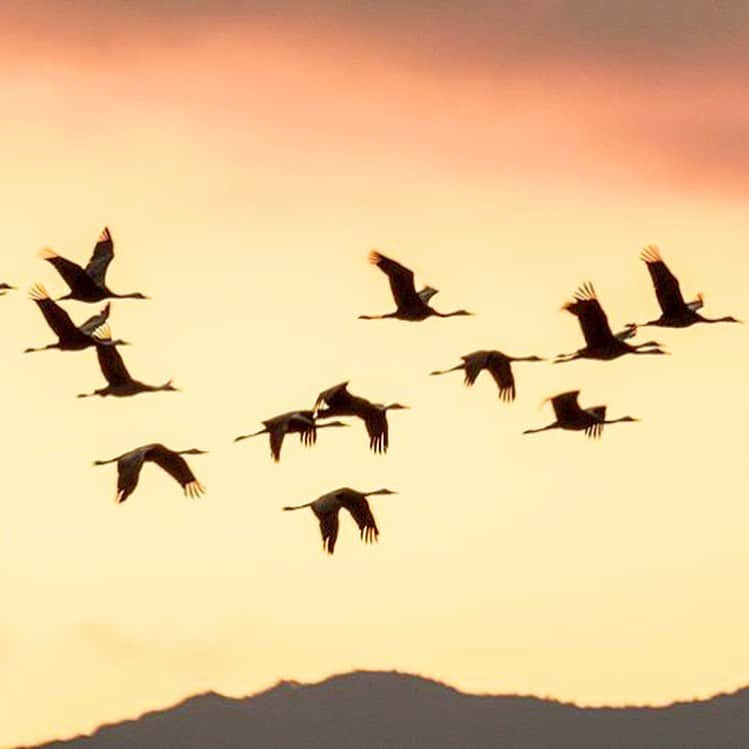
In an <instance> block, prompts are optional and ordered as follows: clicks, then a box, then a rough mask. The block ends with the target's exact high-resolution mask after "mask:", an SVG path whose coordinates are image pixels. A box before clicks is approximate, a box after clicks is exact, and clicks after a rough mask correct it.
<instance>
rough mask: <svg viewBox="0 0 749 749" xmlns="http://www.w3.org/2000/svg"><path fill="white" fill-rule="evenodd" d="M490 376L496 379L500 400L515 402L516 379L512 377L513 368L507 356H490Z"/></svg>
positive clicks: (496, 353) (497, 353) (496, 354)
mask: <svg viewBox="0 0 749 749" xmlns="http://www.w3.org/2000/svg"><path fill="white" fill-rule="evenodd" d="M486 368H487V369H488V370H489V374H491V376H492V377H493V378H494V382H496V383H497V387H498V388H499V399H500V400H503V401H506V402H508V403H509V402H510V401H514V400H515V378H514V377H513V375H512V367H511V365H510V361H509V359H508V358H507V357H506V356H503V355H502V354H500V353H499V352H494V353H493V354H491V355H490V356H489V362H488V364H487V367H486Z"/></svg>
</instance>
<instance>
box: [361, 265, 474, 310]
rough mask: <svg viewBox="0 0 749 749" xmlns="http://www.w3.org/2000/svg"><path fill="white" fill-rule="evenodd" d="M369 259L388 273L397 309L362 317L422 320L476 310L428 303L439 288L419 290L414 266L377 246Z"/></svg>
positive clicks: (429, 287)
mask: <svg viewBox="0 0 749 749" xmlns="http://www.w3.org/2000/svg"><path fill="white" fill-rule="evenodd" d="M369 262H370V263H372V264H373V265H376V266H377V267H378V268H379V269H380V270H381V271H382V272H383V273H384V274H385V275H386V276H387V277H388V281H389V282H390V291H391V292H392V294H393V299H395V304H396V307H397V309H396V310H395V312H389V313H388V314H385V315H359V319H360V320H385V319H387V318H395V319H398V320H409V321H411V322H418V321H419V320H426V319H427V317H458V316H464V315H472V314H473V312H467V311H466V310H464V309H460V310H456V311H455V312H437V310H436V309H434V308H433V307H430V306H429V304H428V302H429V300H430V299H431V298H432V297H433V296H434V295H435V294H436V293H437V290H436V289H433V288H432V287H431V286H426V287H424V288H423V289H422V290H421V291H419V292H417V291H416V286H414V274H413V271H412V270H410V269H409V268H406V267H405V266H404V265H401V264H400V263H398V262H396V261H395V260H391V259H390V258H389V257H385V255H381V254H380V253H379V252H377V251H375V250H372V252H370V253H369Z"/></svg>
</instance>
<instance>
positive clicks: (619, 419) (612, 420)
mask: <svg viewBox="0 0 749 749" xmlns="http://www.w3.org/2000/svg"><path fill="white" fill-rule="evenodd" d="M622 421H632V419H630V418H629V417H627V416H622V417H620V418H618V419H603V420H602V421H599V422H598V423H599V424H619V423H621V422H622Z"/></svg>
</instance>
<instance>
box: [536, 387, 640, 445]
mask: <svg viewBox="0 0 749 749" xmlns="http://www.w3.org/2000/svg"><path fill="white" fill-rule="evenodd" d="M579 395H580V391H579V390H571V391H569V392H567V393H560V394H559V395H555V396H554V397H553V398H547V399H546V400H545V401H544V403H546V402H547V401H551V405H552V407H553V408H554V414H555V415H556V417H557V418H556V421H554V422H553V423H551V424H549V425H548V426H545V427H541V428H540V429H526V430H525V431H524V432H523V434H537V433H538V432H546V431H548V430H549V429H571V430H573V431H583V432H585V434H586V435H587V436H588V437H593V438H598V437H600V436H601V433H602V432H603V426H604V424H618V423H620V422H627V421H639V419H635V418H633V417H632V416H622V417H621V418H619V419H611V420H608V421H607V420H606V406H592V407H591V408H581V407H580V404H579V403H578V400H577V398H578V396H579Z"/></svg>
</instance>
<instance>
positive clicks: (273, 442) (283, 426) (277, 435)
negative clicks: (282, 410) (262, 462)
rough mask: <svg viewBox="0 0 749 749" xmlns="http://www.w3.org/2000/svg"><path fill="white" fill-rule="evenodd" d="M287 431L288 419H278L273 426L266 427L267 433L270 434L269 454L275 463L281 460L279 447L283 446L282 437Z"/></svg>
mask: <svg viewBox="0 0 749 749" xmlns="http://www.w3.org/2000/svg"><path fill="white" fill-rule="evenodd" d="M288 431H289V422H288V421H279V422H278V423H276V424H273V426H271V427H269V428H268V435H269V436H270V454H271V456H272V457H273V460H274V461H275V462H276V463H278V461H279V460H281V447H282V446H283V438H284V437H285V436H286V432H288Z"/></svg>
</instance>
